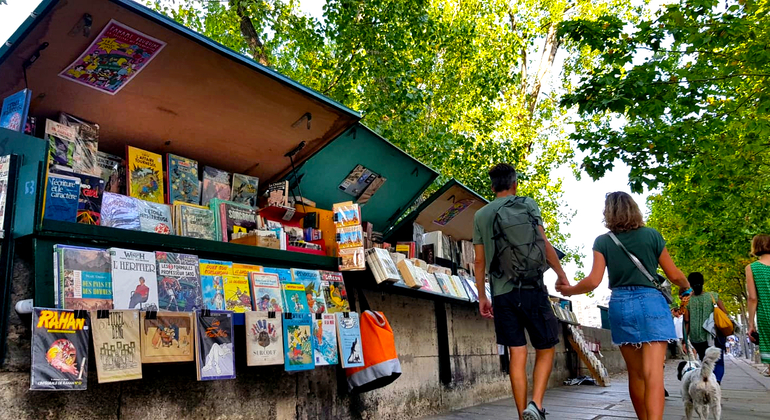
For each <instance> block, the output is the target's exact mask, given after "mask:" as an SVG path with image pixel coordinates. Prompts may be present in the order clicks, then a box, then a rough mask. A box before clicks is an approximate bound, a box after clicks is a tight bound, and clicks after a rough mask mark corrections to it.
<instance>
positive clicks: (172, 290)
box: [155, 251, 203, 312]
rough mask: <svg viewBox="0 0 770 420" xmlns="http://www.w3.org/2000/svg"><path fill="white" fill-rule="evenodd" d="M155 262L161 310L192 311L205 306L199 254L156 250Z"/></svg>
mask: <svg viewBox="0 0 770 420" xmlns="http://www.w3.org/2000/svg"><path fill="white" fill-rule="evenodd" d="M155 262H156V264H157V265H158V271H157V273H158V274H157V276H158V295H159V296H158V303H159V307H160V308H159V309H160V310H162V311H176V312H180V311H181V312H191V311H195V310H198V309H202V308H203V292H202V291H201V283H200V274H199V273H198V256H197V255H190V254H180V253H176V252H162V251H155Z"/></svg>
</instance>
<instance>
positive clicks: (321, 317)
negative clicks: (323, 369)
mask: <svg viewBox="0 0 770 420" xmlns="http://www.w3.org/2000/svg"><path fill="white" fill-rule="evenodd" d="M313 340H314V343H313V345H314V346H315V365H316V366H325V365H336V364H338V363H339V356H338V354H339V352H338V351H337V326H336V322H335V318H334V314H315V315H313Z"/></svg>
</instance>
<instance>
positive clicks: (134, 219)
mask: <svg viewBox="0 0 770 420" xmlns="http://www.w3.org/2000/svg"><path fill="white" fill-rule="evenodd" d="M138 201H139V199H138V198H134V197H128V196H125V195H121V194H114V193H109V192H105V193H104V195H103V196H102V226H107V227H114V228H118V229H128V230H139V229H140V227H141V224H140V223H139V207H138V205H137V204H138Z"/></svg>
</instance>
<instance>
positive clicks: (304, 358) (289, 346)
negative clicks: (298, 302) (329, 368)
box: [283, 314, 315, 372]
mask: <svg viewBox="0 0 770 420" xmlns="http://www.w3.org/2000/svg"><path fill="white" fill-rule="evenodd" d="M283 317H284V318H283V349H284V351H285V352H286V357H284V368H285V370H286V371H287V372H294V371H298V370H311V369H315V363H314V361H313V350H314V349H313V339H312V330H313V327H312V318H311V317H312V315H311V314H283Z"/></svg>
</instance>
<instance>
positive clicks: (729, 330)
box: [709, 293, 735, 337]
mask: <svg viewBox="0 0 770 420" xmlns="http://www.w3.org/2000/svg"><path fill="white" fill-rule="evenodd" d="M709 296H711V302H713V303H714V327H715V328H716V329H717V330H718V331H719V332H720V333H721V334H722V335H723V336H725V337H727V336H730V335H733V331H734V329H735V326H734V325H733V321H731V320H730V317H728V316H727V314H726V313H725V312H724V311H723V310H721V309H719V306H718V305H717V301H716V300H714V294H713V293H709Z"/></svg>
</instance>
